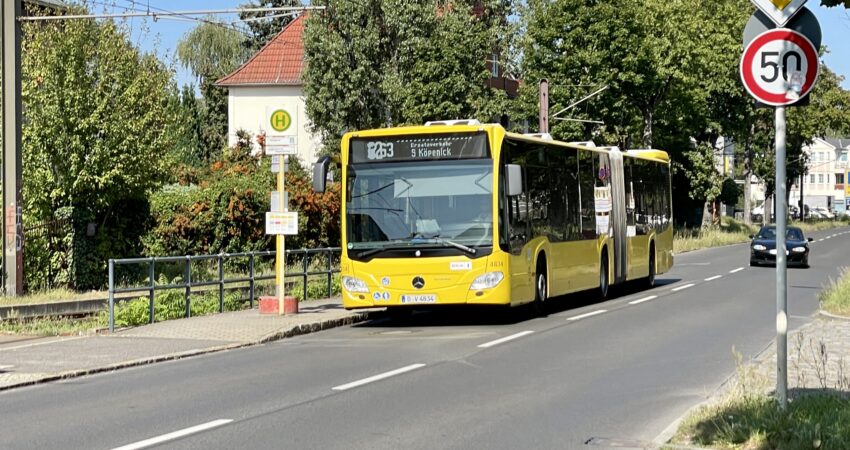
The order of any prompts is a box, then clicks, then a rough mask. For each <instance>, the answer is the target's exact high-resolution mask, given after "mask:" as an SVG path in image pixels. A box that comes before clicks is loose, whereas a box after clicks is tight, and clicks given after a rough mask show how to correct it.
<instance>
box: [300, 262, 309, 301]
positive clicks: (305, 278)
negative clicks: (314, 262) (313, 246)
mask: <svg viewBox="0 0 850 450" xmlns="http://www.w3.org/2000/svg"><path fill="white" fill-rule="evenodd" d="M309 265H310V251H309V250H304V273H303V275H302V276H303V278H304V297H303V298H304V301H305V302H306V301H307V272H308V267H309Z"/></svg>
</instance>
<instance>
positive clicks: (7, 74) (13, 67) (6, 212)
mask: <svg viewBox="0 0 850 450" xmlns="http://www.w3.org/2000/svg"><path fill="white" fill-rule="evenodd" d="M0 15H1V16H2V18H0V24H2V36H3V44H2V60H3V69H2V77H3V95H2V97H3V177H2V181H3V213H2V217H3V219H2V222H3V225H2V231H3V232H2V235H3V238H2V243H3V261H2V264H0V279H2V284H3V294H4V295H8V296H15V295H18V294H21V293H22V289H23V281H24V254H23V247H24V233H23V231H24V229H23V224H22V223H21V218H22V211H23V209H22V207H23V205H22V202H21V200H22V198H21V184H22V180H21V51H20V50H21V23H20V22H19V21H18V20H17V18H18V17H20V16H21V0H2V6H0Z"/></svg>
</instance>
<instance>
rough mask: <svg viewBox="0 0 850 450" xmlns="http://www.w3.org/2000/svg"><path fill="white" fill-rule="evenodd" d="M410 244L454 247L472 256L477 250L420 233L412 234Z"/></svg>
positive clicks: (437, 236) (436, 236)
mask: <svg viewBox="0 0 850 450" xmlns="http://www.w3.org/2000/svg"><path fill="white" fill-rule="evenodd" d="M410 242H411V243H416V242H426V243H436V244H440V245H443V246H446V247H454V248H456V249H458V250H462V251H464V252H466V253H469V254H470V255H474V254H476V253H478V250H476V249H474V248H472V247H468V246H466V245H463V244H458V243H457V242H453V241H450V240H448V239H444V238H441V237H440V236H439V235H434V236H425V235H423V234H422V233H418V232H417V233H413V235H412V236H411V237H410Z"/></svg>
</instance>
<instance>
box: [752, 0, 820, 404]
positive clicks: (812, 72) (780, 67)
mask: <svg viewBox="0 0 850 450" xmlns="http://www.w3.org/2000/svg"><path fill="white" fill-rule="evenodd" d="M753 3H755V4H756V6H758V7H759V9H761V10H762V11H763V12H764V13H765V14H767V15H768V16H769V17H770V19H771V20H773V21H774V22H775V23H776V24H777V25H779V26H780V27H781V26H783V25H784V24H785V23H787V22H788V20H789V19H791V17H792V16H794V14H796V13H797V12H799V11H800V9H801V7H802V5H803V4H804V3H805V0H802V1H800V0H796V1H795V0H790V1H789V0H753ZM803 11H805V9H803ZM806 12H807V11H806ZM807 13H808V12H807ZM805 20H806V22H799V23H804V24H805V25H802V26H801V28H802V29H801V30H800V31H795V30H790V29H787V28H776V29H769V30H767V31H764V32H762V33H760V34H758V35H757V36H755V37H752V36H751V34H752V33H753V29H756V28H757V27H759V26H765V25H764V24H763V22H764V21H763V20H761V18H759V17H758V16H757V15H754V16H753V18H751V19H750V23H749V24H748V27H747V29H745V31H744V44H745V45H744V53H743V55H742V56H741V64H740V70H741V81H742V82H743V83H744V87H745V88H746V89H747V92H749V93H750V95H752V96H753V97H754V98H755V99H756V100H758V101H759V102H761V103H763V104H765V105H771V106H775V107H776V117H775V126H776V138H775V145H776V179H775V184H776V188H775V194H774V195H775V196H776V249H777V252H776V396H777V400H778V401H779V405H780V406H781V408H783V409H785V407H786V406H787V403H788V313H787V310H788V282H787V275H788V260H787V255H786V252H785V251H784V250H785V248H786V244H785V241H786V236H785V233H786V232H787V228H788V223H787V218H788V216H787V213H786V211H787V210H788V205H787V204H786V203H787V200H786V190H787V189H786V187H785V179H786V172H785V164H786V160H785V159H786V157H785V153H786V152H785V150H786V148H785V146H786V120H785V108H786V107H787V106H793V105H794V104H795V103H798V102H799V101H800V99H803V98H805V97H806V95H808V93H809V92H810V91H811V90H812V88H813V87H814V85H815V82H817V78H818V73H819V72H820V63H819V61H818V51H817V48H816V47H815V45H814V44H812V42H811V40H809V39H808V38H807V37H806V36H816V37H817V38H818V40H819V37H820V26H819V25H818V24H817V20H816V19H815V20H811V19H810V18H806V19H805ZM751 24H752V25H751ZM765 27H766V26H765Z"/></svg>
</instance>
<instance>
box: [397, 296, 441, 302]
mask: <svg viewBox="0 0 850 450" xmlns="http://www.w3.org/2000/svg"><path fill="white" fill-rule="evenodd" d="M401 302H402V303H437V296H436V295H434V294H413V295H402V296H401Z"/></svg>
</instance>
